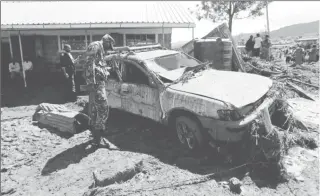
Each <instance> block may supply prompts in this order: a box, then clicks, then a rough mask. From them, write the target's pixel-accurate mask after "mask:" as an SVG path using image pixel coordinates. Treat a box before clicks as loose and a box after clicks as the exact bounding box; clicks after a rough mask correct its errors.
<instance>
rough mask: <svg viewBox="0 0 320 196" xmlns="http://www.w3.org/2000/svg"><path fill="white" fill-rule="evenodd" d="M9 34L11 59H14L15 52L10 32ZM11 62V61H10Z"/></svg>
mask: <svg viewBox="0 0 320 196" xmlns="http://www.w3.org/2000/svg"><path fill="white" fill-rule="evenodd" d="M8 32H9V47H10V55H11V59H12V58H13V52H12V40H11V34H10V31H8ZM10 61H11V60H10Z"/></svg>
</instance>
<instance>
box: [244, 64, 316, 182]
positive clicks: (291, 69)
mask: <svg viewBox="0 0 320 196" xmlns="http://www.w3.org/2000/svg"><path fill="white" fill-rule="evenodd" d="M245 68H246V71H247V72H249V73H254V74H259V75H263V76H266V77H269V78H271V79H272V80H273V86H272V88H271V90H270V91H269V93H268V96H270V97H276V102H277V103H276V104H277V105H276V111H275V113H274V114H273V115H272V116H271V120H272V124H273V129H272V132H269V133H267V132H266V130H265V127H264V124H263V123H262V120H261V119H257V120H255V122H254V123H253V125H252V127H251V131H250V136H249V137H250V138H251V144H252V143H253V145H251V148H252V151H253V153H252V154H251V155H250V156H249V157H250V158H249V159H250V160H251V161H253V162H265V163H266V164H267V168H269V169H270V170H271V171H273V172H274V173H273V174H274V175H275V176H274V177H276V178H277V179H278V180H285V181H286V180H288V179H289V178H290V177H289V176H288V174H287V173H286V172H285V171H286V169H285V168H284V167H285V164H284V157H286V155H287V154H288V151H289V150H290V149H291V148H293V147H295V146H300V147H303V148H306V149H315V148H317V147H318V145H319V141H318V137H319V133H318V129H319V126H318V123H316V122H317V120H316V119H317V116H315V117H314V119H313V122H314V123H315V125H313V126H311V127H310V126H307V125H306V124H305V122H304V120H303V119H301V118H300V117H299V115H302V116H303V114H301V111H296V109H295V108H294V107H296V105H294V104H292V102H293V103H294V102H295V100H296V99H297V98H299V97H304V98H307V99H310V100H314V101H317V99H318V98H317V94H318V92H319V86H318V84H319V63H311V64H307V63H306V64H302V65H293V66H288V65H280V64H277V63H275V62H267V61H263V60H258V59H257V58H254V59H250V60H248V59H247V63H246V64H245ZM300 99H301V98H300ZM301 100H302V102H301V101H300V102H298V103H297V104H300V103H301V104H303V102H306V103H309V102H310V101H309V100H305V101H304V99H301ZM309 105H310V104H309ZM302 107H303V106H302ZM305 107H308V105H306V106H305ZM313 107H317V106H313ZM299 112H300V113H299ZM295 113H297V114H298V115H297V114H295ZM307 115H308V114H307ZM266 164H264V165H263V166H266Z"/></svg>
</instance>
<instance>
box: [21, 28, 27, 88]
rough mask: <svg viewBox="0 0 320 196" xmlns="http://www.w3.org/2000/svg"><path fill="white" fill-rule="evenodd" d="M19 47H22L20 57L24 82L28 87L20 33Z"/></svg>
mask: <svg viewBox="0 0 320 196" xmlns="http://www.w3.org/2000/svg"><path fill="white" fill-rule="evenodd" d="M19 45H20V55H21V67H22V76H23V82H24V87H27V81H26V73H25V70H24V68H23V65H22V64H23V49H22V44H21V35H20V31H19Z"/></svg>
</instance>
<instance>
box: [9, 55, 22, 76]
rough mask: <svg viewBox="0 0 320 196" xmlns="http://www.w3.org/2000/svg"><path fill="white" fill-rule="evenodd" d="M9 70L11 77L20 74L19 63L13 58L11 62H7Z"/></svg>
mask: <svg viewBox="0 0 320 196" xmlns="http://www.w3.org/2000/svg"><path fill="white" fill-rule="evenodd" d="M9 72H10V77H11V79H14V78H15V77H16V76H21V67H20V63H18V62H17V61H16V60H15V59H12V60H11V63H9Z"/></svg>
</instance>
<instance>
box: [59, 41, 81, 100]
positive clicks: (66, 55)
mask: <svg viewBox="0 0 320 196" xmlns="http://www.w3.org/2000/svg"><path fill="white" fill-rule="evenodd" d="M63 50H64V51H63V52H62V53H61V54H60V65H61V69H62V72H63V75H64V77H65V79H66V88H67V89H66V91H67V92H66V98H67V100H68V101H75V100H76V98H77V96H76V86H75V82H74V76H75V65H74V63H75V60H74V58H73V56H72V54H71V46H70V45H69V44H65V45H64V47H63Z"/></svg>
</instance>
